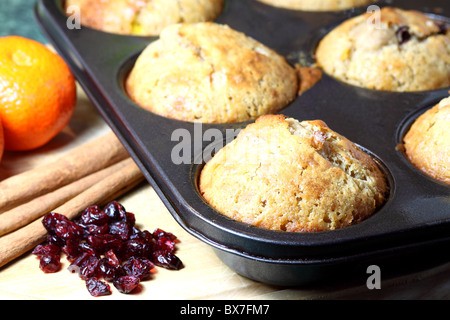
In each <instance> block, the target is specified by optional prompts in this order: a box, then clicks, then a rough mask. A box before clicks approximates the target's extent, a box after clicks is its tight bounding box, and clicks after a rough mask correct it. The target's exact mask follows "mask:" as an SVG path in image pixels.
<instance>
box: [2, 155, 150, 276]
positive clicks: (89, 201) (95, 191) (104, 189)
mask: <svg viewBox="0 0 450 320" xmlns="http://www.w3.org/2000/svg"><path fill="white" fill-rule="evenodd" d="M130 161H131V162H132V160H131V159H130ZM143 180H144V176H143V175H142V173H141V171H140V170H139V168H138V167H137V165H136V164H135V163H134V162H132V163H130V164H129V165H127V166H125V167H123V168H122V169H120V170H119V171H117V172H116V173H114V174H112V175H111V176H109V177H107V178H105V179H103V180H101V181H99V182H98V183H96V184H94V185H93V186H92V187H90V188H89V189H87V190H86V191H84V192H82V193H80V194H79V195H78V196H76V197H74V198H73V199H71V200H69V201H68V202H66V203H65V204H63V205H62V206H60V207H58V208H56V209H55V210H53V212H57V213H60V214H63V215H65V216H66V217H67V218H69V219H74V218H76V217H77V216H78V215H79V214H80V213H81V212H82V211H83V210H84V209H85V208H86V207H88V206H90V205H95V204H97V205H105V204H107V203H108V202H110V201H112V200H114V199H117V198H118V197H120V196H121V195H123V194H125V193H126V192H128V191H130V190H131V189H132V188H134V187H135V186H136V185H137V184H139V183H140V182H142V181H143ZM46 236H47V231H46V229H45V228H44V226H43V225H42V218H40V219H37V220H35V221H33V222H31V223H30V224H28V225H27V226H25V227H23V228H20V229H19V230H17V231H14V232H12V233H10V234H7V235H4V236H3V237H1V238H0V267H2V266H4V265H5V264H7V263H8V262H10V261H12V260H14V259H16V258H18V257H20V256H21V255H23V254H24V253H26V252H28V251H30V250H31V249H33V248H34V247H35V246H36V245H38V244H39V243H41V242H42V241H44V240H45V239H46Z"/></svg>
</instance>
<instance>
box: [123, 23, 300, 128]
mask: <svg viewBox="0 0 450 320" xmlns="http://www.w3.org/2000/svg"><path fill="white" fill-rule="evenodd" d="M126 90H127V92H128V94H129V96H130V98H131V99H132V100H133V101H135V102H136V103H137V104H138V105H140V106H141V107H143V108H145V109H147V110H150V111H151V112H154V113H156V114H159V115H161V116H164V117H169V118H173V119H178V120H183V121H198V122H206V123H226V122H238V121H247V120H249V119H254V118H256V117H257V116H259V115H261V114H266V113H274V112H276V111H278V110H280V109H281V108H283V107H285V106H286V105H287V104H289V103H290V102H291V101H292V100H293V99H294V98H295V97H296V95H297V90H298V76H297V73H296V70H295V69H294V68H293V67H291V66H290V65H289V64H288V63H287V61H286V60H285V58H284V57H282V56H280V55H279V54H277V53H276V52H275V51H273V50H271V49H269V48H268V47H266V46H264V45H263V44H261V43H259V42H258V41H256V40H254V39H252V38H250V37H247V36H246V35H245V34H243V33H241V32H238V31H236V30H233V29H231V28H230V27H228V26H226V25H220V24H216V23H212V22H203V23H195V24H177V25H172V26H169V27H167V28H166V29H164V30H163V32H162V33H161V36H160V39H159V40H157V41H155V42H153V43H151V44H150V45H149V46H148V47H147V48H146V49H145V50H144V51H143V52H142V54H141V55H140V56H139V58H138V60H137V61H136V64H135V65H134V67H133V69H132V71H131V72H130V74H129V76H128V78H127V80H126Z"/></svg>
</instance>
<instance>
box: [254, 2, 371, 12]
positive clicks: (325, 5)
mask: <svg viewBox="0 0 450 320" xmlns="http://www.w3.org/2000/svg"><path fill="white" fill-rule="evenodd" d="M258 1H261V2H264V3H266V4H268V5H271V6H274V7H280V8H285V9H291V10H302V11H340V10H345V9H350V8H354V7H360V6H363V5H366V4H369V3H372V2H375V1H376V0H258Z"/></svg>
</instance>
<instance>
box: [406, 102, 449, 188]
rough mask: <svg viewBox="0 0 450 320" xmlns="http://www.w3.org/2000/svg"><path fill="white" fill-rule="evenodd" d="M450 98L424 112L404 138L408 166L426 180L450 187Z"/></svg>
mask: <svg viewBox="0 0 450 320" xmlns="http://www.w3.org/2000/svg"><path fill="white" fill-rule="evenodd" d="M449 128H450V97H448V98H445V99H443V100H441V102H440V103H438V104H437V105H436V106H434V107H433V108H431V109H428V110H427V111H426V112H425V113H423V114H422V115H420V116H419V117H418V118H417V119H416V121H415V122H414V123H413V125H412V126H411V128H410V129H409V131H408V133H407V134H406V135H405V138H404V144H403V146H404V148H405V153H406V155H407V157H408V158H409V160H410V161H411V163H412V164H414V165H415V166H416V167H417V168H418V169H419V170H421V171H422V172H424V173H425V174H427V175H429V176H430V177H432V178H434V179H436V180H439V181H442V182H445V183H447V184H450V130H449Z"/></svg>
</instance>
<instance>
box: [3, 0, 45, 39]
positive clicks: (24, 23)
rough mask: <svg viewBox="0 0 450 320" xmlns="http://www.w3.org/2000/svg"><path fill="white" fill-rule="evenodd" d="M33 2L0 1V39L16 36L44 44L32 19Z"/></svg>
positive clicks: (21, 0) (23, 0) (20, 0)
mask: <svg viewBox="0 0 450 320" xmlns="http://www.w3.org/2000/svg"><path fill="white" fill-rule="evenodd" d="M35 3H36V1H35V0H8V1H7V0H0V37H4V36H9V35H17V36H22V37H26V38H30V39H34V40H37V41H39V42H42V43H46V42H47V40H46V38H45V36H44V34H43V33H42V32H41V30H40V27H39V25H38V24H37V21H36V18H35V17H34V5H35Z"/></svg>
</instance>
